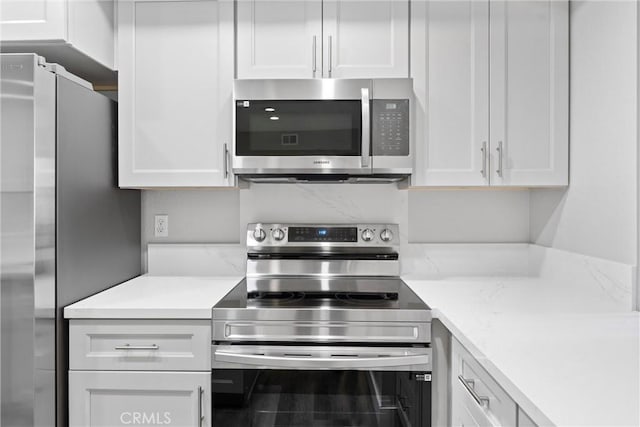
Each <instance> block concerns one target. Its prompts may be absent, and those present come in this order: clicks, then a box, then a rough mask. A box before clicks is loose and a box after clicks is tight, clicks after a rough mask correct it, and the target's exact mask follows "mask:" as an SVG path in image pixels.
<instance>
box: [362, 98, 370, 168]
mask: <svg viewBox="0 0 640 427" xmlns="http://www.w3.org/2000/svg"><path fill="white" fill-rule="evenodd" d="M361 95H362V151H361V152H362V161H361V166H362V167H363V168H368V167H369V166H370V163H369V161H370V160H371V150H370V148H371V106H370V102H369V101H370V99H371V98H370V95H369V88H368V87H363V88H362V89H361Z"/></svg>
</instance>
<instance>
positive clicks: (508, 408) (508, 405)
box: [451, 339, 518, 427]
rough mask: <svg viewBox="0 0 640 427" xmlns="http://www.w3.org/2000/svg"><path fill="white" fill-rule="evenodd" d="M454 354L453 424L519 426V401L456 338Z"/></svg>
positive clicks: (452, 348) (452, 366)
mask: <svg viewBox="0 0 640 427" xmlns="http://www.w3.org/2000/svg"><path fill="white" fill-rule="evenodd" d="M451 357H452V360H451V373H452V375H451V422H452V425H454V426H457V427H462V426H483V427H484V426H515V425H517V412H518V407H517V405H516V402H515V401H514V400H513V399H512V398H511V397H510V396H509V395H508V394H507V393H506V392H505V391H504V390H503V389H502V387H500V386H499V385H498V383H497V382H496V381H495V380H494V379H493V378H492V377H491V376H490V375H489V373H488V372H487V371H485V370H484V369H483V368H482V367H481V366H480V364H479V363H478V361H477V360H476V359H475V358H474V357H473V356H472V355H471V353H469V352H468V351H467V350H466V349H465V348H464V347H463V346H462V345H461V344H460V342H458V341H457V340H456V339H452V343H451Z"/></svg>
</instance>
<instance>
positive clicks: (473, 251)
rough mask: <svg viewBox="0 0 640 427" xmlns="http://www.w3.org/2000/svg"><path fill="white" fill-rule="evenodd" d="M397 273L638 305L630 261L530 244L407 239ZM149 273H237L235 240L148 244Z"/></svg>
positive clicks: (240, 255)
mask: <svg viewBox="0 0 640 427" xmlns="http://www.w3.org/2000/svg"><path fill="white" fill-rule="evenodd" d="M400 256H401V275H402V277H403V278H405V279H407V280H409V279H411V280H460V279H466V280H484V279H487V278H502V279H503V280H508V279H509V278H523V277H529V278H539V279H541V280H542V281H543V282H544V283H545V284H553V283H562V284H563V285H564V284H570V285H571V286H572V287H573V288H574V289H575V292H576V293H578V292H580V289H581V287H582V286H597V287H599V288H601V289H602V290H604V291H605V293H606V294H607V295H608V296H609V297H610V298H611V299H612V300H613V301H616V302H617V303H620V304H623V305H624V306H627V307H629V310H633V309H637V307H636V305H635V303H634V302H635V301H637V295H636V294H635V292H634V283H635V269H634V267H633V266H630V265H627V264H622V263H617V262H613V261H608V260H603V259H599V258H593V257H589V256H584V255H580V254H576V253H572V252H567V251H562V250H558V249H552V248H546V247H543V246H538V245H530V244H408V243H405V244H403V245H402V247H401V254H400ZM147 262H148V273H149V274H152V275H159V276H242V275H244V273H245V262H246V252H245V248H244V246H243V245H239V244H150V245H149V246H148V260H147Z"/></svg>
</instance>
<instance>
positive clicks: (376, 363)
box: [214, 349, 429, 370]
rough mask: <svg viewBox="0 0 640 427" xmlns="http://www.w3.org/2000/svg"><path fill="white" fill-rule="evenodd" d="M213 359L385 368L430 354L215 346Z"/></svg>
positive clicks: (307, 366) (422, 360)
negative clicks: (321, 352)
mask: <svg viewBox="0 0 640 427" xmlns="http://www.w3.org/2000/svg"><path fill="white" fill-rule="evenodd" d="M214 362H225V363H233V364H239V365H251V366H259V367H262V368H267V369H269V368H277V369H279V368H285V369H310V370H313V369H356V370H357V369H384V368H399V367H410V366H417V365H427V364H428V363H429V355H427V354H407V355H402V356H391V355H385V354H380V355H371V354H367V355H366V356H362V357H361V356H358V355H349V356H342V355H335V356H330V357H321V356H320V357H319V356H314V355H313V354H304V353H302V352H300V353H297V354H296V353H293V352H292V354H287V355H269V354H257V353H253V354H251V353H242V352H238V351H224V350H220V349H217V350H216V351H215V353H214Z"/></svg>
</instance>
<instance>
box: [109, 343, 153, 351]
mask: <svg viewBox="0 0 640 427" xmlns="http://www.w3.org/2000/svg"><path fill="white" fill-rule="evenodd" d="M116 350H160V346H158V345H156V344H151V345H130V344H125V345H119V346H117V347H116Z"/></svg>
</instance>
